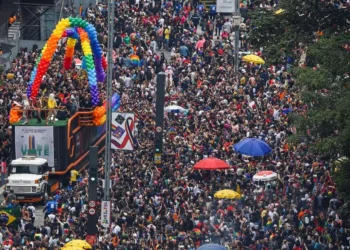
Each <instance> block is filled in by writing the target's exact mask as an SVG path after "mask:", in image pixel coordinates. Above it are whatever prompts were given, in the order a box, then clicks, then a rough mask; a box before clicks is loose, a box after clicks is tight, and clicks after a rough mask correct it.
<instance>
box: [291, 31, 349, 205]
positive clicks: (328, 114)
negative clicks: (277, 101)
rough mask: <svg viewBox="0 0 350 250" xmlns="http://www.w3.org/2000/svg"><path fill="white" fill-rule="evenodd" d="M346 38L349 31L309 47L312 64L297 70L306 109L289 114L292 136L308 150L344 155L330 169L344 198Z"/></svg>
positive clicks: (332, 156) (346, 186) (346, 170)
mask: <svg viewBox="0 0 350 250" xmlns="http://www.w3.org/2000/svg"><path fill="white" fill-rule="evenodd" d="M349 41H350V33H346V32H343V33H341V34H339V35H333V36H325V37H323V38H321V39H320V40H319V41H318V42H317V43H316V44H313V45H311V46H310V47H308V50H307V54H308V57H309V58H311V59H312V60H311V61H312V63H311V64H312V65H311V66H313V68H310V67H307V68H303V69H298V70H297V71H296V82H297V85H298V86H299V87H300V89H301V96H300V97H301V100H302V101H303V102H304V103H305V104H307V105H308V109H307V111H306V112H305V113H303V114H294V115H293V116H292V122H293V123H294V124H295V125H296V128H297V133H296V134H295V135H294V136H293V137H292V138H291V139H292V141H293V140H294V142H297V143H300V142H305V141H306V142H308V143H309V145H310V150H312V151H314V152H315V153H317V154H322V155H323V156H326V157H328V158H329V159H332V160H336V159H338V158H339V157H346V158H345V160H343V161H341V162H339V163H338V164H337V171H334V173H333V176H334V180H335V182H336V185H337V190H338V192H339V193H340V196H341V197H342V198H344V200H346V201H350V193H349V190H350V182H349V179H350V161H349V160H348V159H350V77H349V73H350V63H349V62H350V61H349V59H350V54H349V52H348V51H347V50H346V49H345V48H344V45H345V44H346V43H349ZM344 209H345V208H344ZM344 209H343V210H344ZM344 211H346V209H345V210H344Z"/></svg>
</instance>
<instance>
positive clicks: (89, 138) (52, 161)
mask: <svg viewBox="0 0 350 250" xmlns="http://www.w3.org/2000/svg"><path fill="white" fill-rule="evenodd" d="M11 129H12V159H13V160H12V161H11V164H10V165H9V169H8V172H9V177H8V182H7V184H6V191H7V192H10V191H11V190H13V191H14V193H15V195H16V199H17V200H18V201H19V202H41V203H45V199H46V197H48V196H51V195H52V194H54V193H55V192H56V191H57V190H59V189H60V188H61V187H62V186H65V185H67V184H68V181H69V177H70V171H71V170H72V169H75V170H77V171H79V172H80V171H82V170H84V169H85V168H87V167H88V165H89V162H88V159H89V148H90V146H97V147H98V148H99V154H100V155H101V154H102V153H103V152H104V149H105V136H106V130H105V124H104V125H102V126H94V124H93V116H92V111H84V112H77V113H76V114H74V115H73V116H72V117H71V118H69V119H68V118H67V119H62V120H56V122H55V124H53V123H49V124H48V125H46V124H45V123H44V122H42V123H39V124H38V123H37V122H36V119H30V120H29V122H28V123H27V124H25V125H23V124H22V122H18V123H15V124H12V128H11Z"/></svg>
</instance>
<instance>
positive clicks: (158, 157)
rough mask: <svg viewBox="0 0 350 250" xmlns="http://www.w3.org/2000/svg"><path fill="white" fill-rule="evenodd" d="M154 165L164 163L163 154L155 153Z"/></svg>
mask: <svg viewBox="0 0 350 250" xmlns="http://www.w3.org/2000/svg"><path fill="white" fill-rule="evenodd" d="M154 163H155V164H161V163H162V154H161V153H155V154H154Z"/></svg>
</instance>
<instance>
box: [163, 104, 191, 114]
mask: <svg viewBox="0 0 350 250" xmlns="http://www.w3.org/2000/svg"><path fill="white" fill-rule="evenodd" d="M185 110H186V109H184V108H183V107H180V106H177V105H170V106H168V107H166V108H165V109H164V112H167V113H179V112H185Z"/></svg>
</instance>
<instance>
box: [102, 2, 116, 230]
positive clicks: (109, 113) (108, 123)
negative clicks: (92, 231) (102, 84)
mask: <svg viewBox="0 0 350 250" xmlns="http://www.w3.org/2000/svg"><path fill="white" fill-rule="evenodd" d="M114 1H115V0H108V44H107V51H108V54H107V62H108V66H107V82H106V84H107V100H106V116H107V117H106V149H105V169H104V171H105V189H104V197H103V202H102V203H103V204H104V206H105V207H106V206H109V209H110V197H109V192H110V174H111V120H112V110H111V96H112V75H113V72H112V71H113V65H114V63H113V37H114V4H115V3H114ZM106 202H107V205H106ZM101 211H102V214H103V213H106V210H104V207H102V208H101ZM104 224H105V225H106V227H107V225H108V227H109V224H110V218H106V221H105V223H104Z"/></svg>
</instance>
